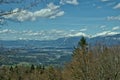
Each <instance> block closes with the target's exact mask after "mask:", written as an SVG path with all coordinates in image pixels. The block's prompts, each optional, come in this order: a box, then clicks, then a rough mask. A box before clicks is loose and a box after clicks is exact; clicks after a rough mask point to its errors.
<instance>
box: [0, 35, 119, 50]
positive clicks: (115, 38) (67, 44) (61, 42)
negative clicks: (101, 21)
mask: <svg viewBox="0 0 120 80" xmlns="http://www.w3.org/2000/svg"><path fill="white" fill-rule="evenodd" d="M81 37H82V36H72V37H63V38H59V39H56V40H43V41H40V40H0V44H1V46H5V47H10V48H14V47H15V48H16V47H23V48H37V47H38V48H73V47H75V46H76V45H77V43H78V41H79V40H80V39H81ZM85 38H86V40H87V42H88V44H89V45H97V44H104V45H107V46H111V45H120V34H114V35H107V36H105V35H104V36H103V35H102V36H96V37H91V38H90V37H85Z"/></svg>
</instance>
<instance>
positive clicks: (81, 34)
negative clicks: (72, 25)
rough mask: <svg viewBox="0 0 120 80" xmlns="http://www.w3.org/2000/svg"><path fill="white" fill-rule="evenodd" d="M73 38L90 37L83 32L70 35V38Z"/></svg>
mask: <svg viewBox="0 0 120 80" xmlns="http://www.w3.org/2000/svg"><path fill="white" fill-rule="evenodd" d="M73 36H85V37H89V36H88V35H86V34H85V33H83V32H76V33H74V34H73V33H72V34H69V35H68V37H73Z"/></svg>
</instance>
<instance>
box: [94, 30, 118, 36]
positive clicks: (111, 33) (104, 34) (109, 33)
mask: <svg viewBox="0 0 120 80" xmlns="http://www.w3.org/2000/svg"><path fill="white" fill-rule="evenodd" d="M115 34H119V33H118V32H112V31H103V32H101V33H97V34H96V35H93V37H96V36H108V35H115Z"/></svg>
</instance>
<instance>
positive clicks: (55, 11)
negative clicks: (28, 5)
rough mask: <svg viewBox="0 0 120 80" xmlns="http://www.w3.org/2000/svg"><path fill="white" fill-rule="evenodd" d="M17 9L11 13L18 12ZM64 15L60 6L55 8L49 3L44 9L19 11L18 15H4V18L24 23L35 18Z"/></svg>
mask: <svg viewBox="0 0 120 80" xmlns="http://www.w3.org/2000/svg"><path fill="white" fill-rule="evenodd" d="M18 10H19V9H18V8H16V9H14V10H13V12H15V11H18ZM62 15H64V11H61V10H60V6H57V5H55V4H53V3H49V4H48V5H47V7H46V8H43V9H40V10H38V11H35V12H30V11H27V10H21V11H20V12H18V13H14V14H10V15H5V16H4V17H5V18H8V19H13V20H18V21H26V20H31V21H33V20H36V18H41V17H44V18H56V17H58V16H62Z"/></svg>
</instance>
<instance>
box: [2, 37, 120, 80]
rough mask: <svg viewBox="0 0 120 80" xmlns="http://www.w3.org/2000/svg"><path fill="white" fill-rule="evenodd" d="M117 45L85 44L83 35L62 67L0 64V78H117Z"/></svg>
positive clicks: (119, 75) (119, 65)
mask: <svg viewBox="0 0 120 80" xmlns="http://www.w3.org/2000/svg"><path fill="white" fill-rule="evenodd" d="M119 50H120V46H114V47H105V46H95V47H92V48H90V47H88V44H87V42H86V40H85V38H84V37H82V38H81V40H80V42H79V43H78V46H77V47H76V48H75V49H74V51H73V56H72V60H71V62H69V63H67V64H66V65H65V66H64V67H63V68H56V67H52V66H47V67H44V66H41V65H39V66H34V65H31V66H3V67H1V68H0V80H119V79H120V51H119Z"/></svg>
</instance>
